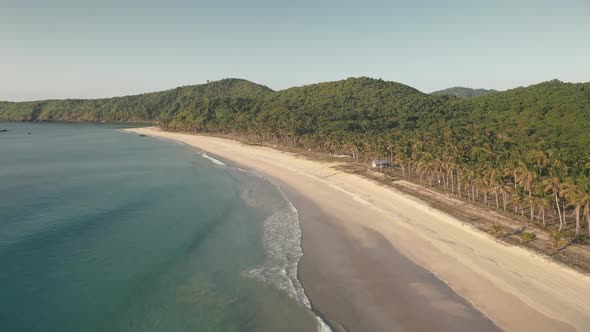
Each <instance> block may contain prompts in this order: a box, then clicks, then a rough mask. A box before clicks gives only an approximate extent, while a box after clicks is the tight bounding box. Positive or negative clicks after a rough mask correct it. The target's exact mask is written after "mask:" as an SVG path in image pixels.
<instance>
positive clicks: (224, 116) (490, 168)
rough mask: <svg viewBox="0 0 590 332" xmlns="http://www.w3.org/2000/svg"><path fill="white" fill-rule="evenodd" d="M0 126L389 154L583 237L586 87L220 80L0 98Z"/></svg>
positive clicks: (423, 173) (421, 175)
mask: <svg viewBox="0 0 590 332" xmlns="http://www.w3.org/2000/svg"><path fill="white" fill-rule="evenodd" d="M0 119H8V120H62V121H157V122H158V123H159V125H160V126H161V127H163V128H164V129H167V130H176V131H191V132H204V133H215V134H232V135H239V136H242V137H244V138H247V139H248V140H249V141H251V142H259V143H270V144H283V145H287V146H295V147H302V148H305V149H311V150H315V151H321V152H326V153H335V154H347V155H350V156H351V157H352V158H353V159H354V161H356V162H361V163H364V162H367V161H369V160H371V159H388V160H389V161H390V163H391V164H392V165H394V166H395V170H396V172H399V173H398V174H400V176H402V177H405V178H413V179H417V180H419V181H421V182H422V183H423V184H425V185H428V186H431V187H437V188H440V189H441V190H444V191H446V192H448V193H449V194H451V195H456V196H457V197H462V198H464V199H467V200H471V201H474V202H475V201H477V202H480V203H481V204H485V205H486V206H489V207H490V208H496V209H500V210H507V211H512V212H513V213H515V214H517V215H519V216H521V218H523V220H527V222H533V223H537V224H539V225H540V226H541V227H546V226H551V227H553V224H555V227H556V228H557V229H558V230H559V231H562V230H564V229H566V228H570V227H572V229H575V233H576V234H577V235H578V234H580V233H581V231H582V229H583V228H584V227H587V228H588V233H589V234H590V227H588V224H590V148H589V147H590V130H589V129H590V83H579V84H572V83H563V82H560V81H557V80H554V81H549V82H544V83H541V84H537V85H532V86H529V87H521V88H517V89H513V90H508V91H504V92H495V93H490V94H486V95H482V96H479V97H474V98H468V99H464V98H457V97H454V96H449V95H429V94H424V93H422V92H420V91H418V90H416V89H413V88H411V87H408V86H405V85H403V84H399V83H394V82H386V81H383V80H375V79H369V78H350V79H347V80H342V81H337V82H327V83H320V84H313V85H308V86H303V87H297V88H291V89H287V90H282V91H277V92H274V91H272V90H270V89H268V88H266V87H264V86H261V85H257V84H254V83H251V82H248V81H245V80H237V79H227V80H221V81H217V82H211V83H208V84H203V85H197V86H189V87H182V88H177V89H173V90H168V91H164V92H156V93H149V94H144V95H138V96H127V97H118V98H110V99H97V100H63V101H55V100H53V101H39V102H25V103H0Z"/></svg>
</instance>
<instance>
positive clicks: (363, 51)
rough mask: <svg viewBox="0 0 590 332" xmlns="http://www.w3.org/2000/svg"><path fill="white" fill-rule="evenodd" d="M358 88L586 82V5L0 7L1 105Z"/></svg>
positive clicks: (589, 17) (437, 0)
mask: <svg viewBox="0 0 590 332" xmlns="http://www.w3.org/2000/svg"><path fill="white" fill-rule="evenodd" d="M357 76H369V77H374V78H382V79H384V80H388V81H396V82H400V83H404V84H407V85H410V86H412V87H415V88H417V89H419V90H421V91H424V92H431V91H434V90H439V89H443V88H447V87H452V86H468V87H473V88H493V89H498V90H505V89H510V88H514V87H518V86H526V85H530V84H534V83H539V82H542V81H547V80H551V79H559V80H562V81H566V82H587V81H590V1H588V0H562V1H546V0H531V1H529V0H512V1H503V0H486V1H479V0H471V1H444V0H432V1H426V0H417V1H396V0H390V1H370V0H365V1H360V0H359V1H347V0H340V1H329V0H325V1H322V0H315V1H306V0H302V1H298V0H290V1H280V0H275V1H268V0H244V1H229V0H209V1H199V0H193V1H174V0H170V1H151V0H143V1H125V0H119V1H110V0H101V1H98V0H95V1H85V0H77V1H72V0H51V1H49V0H38V1H27V0H19V1H13V0H0V100H10V101H23V100H38V99H57V98H99V97H110V96H120V95H128V94H137V93H144V92H151V91H159V90H165V89H170V88H174V87H177V86H183V85H190V84H200V83H205V82H206V81H207V80H216V79H221V78H228V77H237V78H244V79H248V80H250V81H254V82H257V83H260V84H264V85H266V86H268V87H270V88H272V89H275V90H280V89H285V88H288V87H292V86H300V85H305V84H310V83H317V82H323V81H334V80H339V79H345V78H347V77H357Z"/></svg>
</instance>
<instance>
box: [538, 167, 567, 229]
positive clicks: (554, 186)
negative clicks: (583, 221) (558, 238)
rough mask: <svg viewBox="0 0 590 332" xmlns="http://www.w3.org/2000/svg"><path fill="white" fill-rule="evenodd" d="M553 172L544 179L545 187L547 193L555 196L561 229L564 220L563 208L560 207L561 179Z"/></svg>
mask: <svg viewBox="0 0 590 332" xmlns="http://www.w3.org/2000/svg"><path fill="white" fill-rule="evenodd" d="M552 173H553V174H552V175H551V176H549V177H546V178H545V179H543V189H544V190H545V192H546V193H551V194H553V196H554V197H555V206H556V207H557V213H558V214H559V230H560V231H561V229H562V228H563V220H562V219H561V208H560V207H559V195H560V192H559V191H560V190H561V180H560V179H559V177H558V176H557V175H556V174H555V173H554V172H552Z"/></svg>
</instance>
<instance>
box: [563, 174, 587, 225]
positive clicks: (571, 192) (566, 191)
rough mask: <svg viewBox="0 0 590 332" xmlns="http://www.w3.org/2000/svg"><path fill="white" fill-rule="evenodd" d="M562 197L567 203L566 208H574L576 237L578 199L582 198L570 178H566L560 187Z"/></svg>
mask: <svg viewBox="0 0 590 332" xmlns="http://www.w3.org/2000/svg"><path fill="white" fill-rule="evenodd" d="M561 192H562V195H563V197H564V198H565V199H566V200H567V201H568V204H567V205H568V206H573V207H574V215H575V216H576V235H580V209H581V208H582V204H580V198H581V197H582V190H580V188H579V187H578V186H577V185H576V184H575V183H574V181H573V180H572V179H571V178H568V179H567V180H566V181H565V182H564V183H563V185H562V189H561Z"/></svg>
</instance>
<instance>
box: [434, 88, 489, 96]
mask: <svg viewBox="0 0 590 332" xmlns="http://www.w3.org/2000/svg"><path fill="white" fill-rule="evenodd" d="M494 92H498V91H496V90H488V89H472V88H464V87H460V86H457V87H453V88H448V89H444V90H439V91H434V92H432V93H431V95H435V96H442V95H451V96H457V97H460V98H473V97H479V96H483V95H487V94H490V93H494Z"/></svg>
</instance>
